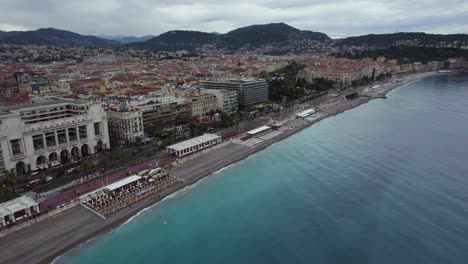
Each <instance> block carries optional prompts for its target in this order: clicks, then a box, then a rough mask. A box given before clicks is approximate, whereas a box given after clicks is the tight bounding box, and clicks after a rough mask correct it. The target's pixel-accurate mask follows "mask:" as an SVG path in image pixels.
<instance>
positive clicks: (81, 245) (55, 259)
mask: <svg viewBox="0 0 468 264" xmlns="http://www.w3.org/2000/svg"><path fill="white" fill-rule="evenodd" d="M97 240H98V238H97V237H93V238H90V239H88V240H86V241H85V242H83V243H80V244H79V245H78V246H76V247H74V248H72V249H70V250H68V251H67V252H65V253H64V254H63V255H60V256H58V257H56V258H54V260H52V262H50V264H60V263H65V262H62V261H61V259H62V258H63V257H65V256H68V255H70V254H72V253H73V252H78V251H80V250H81V249H83V248H85V247H87V246H89V244H90V243H93V242H96V241H97Z"/></svg>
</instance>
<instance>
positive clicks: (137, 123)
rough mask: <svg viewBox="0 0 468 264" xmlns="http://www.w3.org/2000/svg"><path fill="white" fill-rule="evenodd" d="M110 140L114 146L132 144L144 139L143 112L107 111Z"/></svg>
mask: <svg viewBox="0 0 468 264" xmlns="http://www.w3.org/2000/svg"><path fill="white" fill-rule="evenodd" d="M106 112H107V123H108V127H109V140H110V142H111V144H112V146H118V145H127V144H132V143H134V142H136V141H137V138H140V139H144V130H143V112H142V111H141V110H129V111H121V110H120V109H119V110H117V109H107V110H106Z"/></svg>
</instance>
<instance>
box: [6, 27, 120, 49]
mask: <svg viewBox="0 0 468 264" xmlns="http://www.w3.org/2000/svg"><path fill="white" fill-rule="evenodd" d="M0 42H2V43H14V44H36V45H49V46H59V47H114V46H118V45H119V43H118V42H116V41H112V40H107V39H101V38H98V37H95V36H84V35H80V34H77V33H74V32H70V31H65V30H59V29H55V28H41V29H38V30H35V31H12V32H1V33H0Z"/></svg>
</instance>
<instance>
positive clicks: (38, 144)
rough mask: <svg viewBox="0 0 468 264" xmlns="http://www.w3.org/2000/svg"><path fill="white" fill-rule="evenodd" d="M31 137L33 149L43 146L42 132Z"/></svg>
mask: <svg viewBox="0 0 468 264" xmlns="http://www.w3.org/2000/svg"><path fill="white" fill-rule="evenodd" d="M32 139H33V145H34V150H38V149H43V148H44V140H43V139H42V134H39V135H34V136H33V137H32Z"/></svg>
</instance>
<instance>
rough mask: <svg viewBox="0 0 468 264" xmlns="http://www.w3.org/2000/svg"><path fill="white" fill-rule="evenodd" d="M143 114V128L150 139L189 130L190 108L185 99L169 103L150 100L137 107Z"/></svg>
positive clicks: (172, 99) (177, 99)
mask: <svg viewBox="0 0 468 264" xmlns="http://www.w3.org/2000/svg"><path fill="white" fill-rule="evenodd" d="M136 108H138V109H140V110H141V111H142V113H143V127H144V128H145V135H146V136H148V137H153V136H161V135H162V134H165V132H167V131H174V130H175V131H177V132H181V131H183V130H185V129H186V128H187V129H188V124H187V121H188V120H189V119H190V111H189V106H188V104H187V102H186V100H185V99H183V98H175V97H174V98H170V100H167V101H161V100H150V101H145V102H144V103H142V104H139V105H137V106H136Z"/></svg>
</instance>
